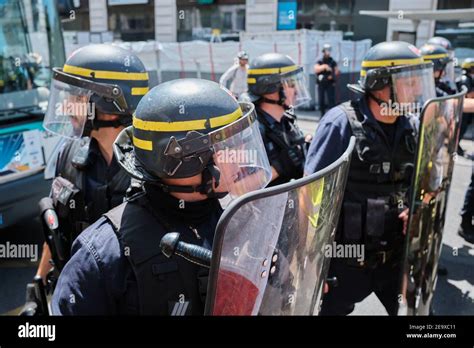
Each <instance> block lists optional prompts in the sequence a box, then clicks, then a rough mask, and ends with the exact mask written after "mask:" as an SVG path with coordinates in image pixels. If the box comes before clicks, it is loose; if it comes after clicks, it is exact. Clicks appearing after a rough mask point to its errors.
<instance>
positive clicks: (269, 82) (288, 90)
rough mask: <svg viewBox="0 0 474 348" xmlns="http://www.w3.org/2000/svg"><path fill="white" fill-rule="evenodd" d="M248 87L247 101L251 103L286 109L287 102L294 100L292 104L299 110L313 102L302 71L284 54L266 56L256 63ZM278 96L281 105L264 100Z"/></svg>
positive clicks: (258, 59) (252, 66)
mask: <svg viewBox="0 0 474 348" xmlns="http://www.w3.org/2000/svg"><path fill="white" fill-rule="evenodd" d="M247 84H248V94H247V96H245V97H248V98H249V99H250V101H252V102H257V101H260V100H261V101H265V102H267V103H273V104H275V103H277V104H279V105H281V106H285V105H287V104H288V103H286V104H285V100H286V99H292V100H291V102H290V104H291V105H292V106H295V107H296V106H299V105H301V104H304V103H306V102H307V101H309V100H310V97H309V93H308V90H307V88H306V81H305V78H304V71H303V67H302V66H299V65H297V64H296V63H295V62H294V61H293V59H291V58H290V57H289V56H287V55H284V54H280V53H266V54H263V55H261V56H258V57H257V58H255V59H253V60H252V61H251V63H250V66H249V69H248V70H247ZM275 92H279V95H280V99H279V100H278V101H274V100H271V99H268V98H265V97H264V96H265V95H266V94H271V93H275ZM290 94H291V95H290ZM245 97H244V99H245Z"/></svg>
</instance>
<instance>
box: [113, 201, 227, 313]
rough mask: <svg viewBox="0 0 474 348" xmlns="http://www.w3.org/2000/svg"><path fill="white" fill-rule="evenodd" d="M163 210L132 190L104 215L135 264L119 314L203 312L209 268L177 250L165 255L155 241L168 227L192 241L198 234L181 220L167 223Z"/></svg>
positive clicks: (212, 219) (211, 224)
mask: <svg viewBox="0 0 474 348" xmlns="http://www.w3.org/2000/svg"><path fill="white" fill-rule="evenodd" d="M216 213H219V212H216ZM162 215H164V214H163V213H159V211H158V210H155V209H154V208H152V207H151V204H150V201H149V200H148V199H147V197H146V195H145V194H136V195H134V197H132V198H130V199H129V200H128V201H127V202H125V203H123V204H121V205H119V206H118V207H116V208H114V209H113V210H111V211H110V212H108V213H106V214H105V215H104V216H105V217H106V218H107V219H108V220H109V222H110V223H111V224H112V226H113V228H114V231H115V233H116V234H117V238H118V240H119V243H120V246H121V248H122V250H123V253H124V255H125V256H126V257H127V259H128V261H129V263H130V265H131V268H132V270H133V271H132V274H131V275H130V277H129V279H127V283H128V288H127V290H126V295H125V297H126V298H125V299H124V301H125V302H126V303H125V306H122V308H123V307H125V308H127V313H120V314H134V315H136V314H140V315H177V316H180V315H203V314H204V305H205V297H206V292H207V279H208V270H207V269H205V268H203V267H200V266H198V265H196V264H194V263H191V262H189V261H187V260H185V259H183V258H181V257H179V256H172V257H171V258H167V257H165V256H164V255H163V254H162V252H161V249H160V247H159V245H160V241H161V238H162V237H163V236H164V235H165V234H166V233H168V232H180V241H183V242H187V243H191V244H200V243H202V240H199V239H198V237H197V235H195V233H194V232H192V231H191V229H190V227H189V226H187V225H186V224H185V223H184V222H182V225H181V226H175V227H173V228H171V227H169V226H167V225H168V224H167V223H166V221H164V218H166V217H165V216H162ZM219 215H220V214H215V216H213V217H210V220H209V221H208V222H207V223H206V225H207V226H209V228H212V229H213V231H212V235H213V233H214V229H215V226H216V225H217V221H218V218H219ZM201 233H202V231H201ZM136 294H138V295H137V296H136ZM137 297H138V298H137Z"/></svg>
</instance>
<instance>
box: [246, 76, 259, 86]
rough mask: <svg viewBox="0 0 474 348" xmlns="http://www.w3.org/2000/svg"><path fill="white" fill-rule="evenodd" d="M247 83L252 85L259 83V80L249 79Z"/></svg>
mask: <svg viewBox="0 0 474 348" xmlns="http://www.w3.org/2000/svg"><path fill="white" fill-rule="evenodd" d="M247 83H250V84H254V83H257V79H256V78H255V77H249V78H248V79H247Z"/></svg>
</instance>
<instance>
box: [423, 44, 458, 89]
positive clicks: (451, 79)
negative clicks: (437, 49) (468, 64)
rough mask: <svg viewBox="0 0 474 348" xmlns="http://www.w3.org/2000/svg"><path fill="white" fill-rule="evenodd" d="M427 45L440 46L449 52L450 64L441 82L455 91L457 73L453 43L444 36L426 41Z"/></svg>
mask: <svg viewBox="0 0 474 348" xmlns="http://www.w3.org/2000/svg"><path fill="white" fill-rule="evenodd" d="M426 44H429V45H438V46H441V47H443V48H444V49H445V50H447V51H448V54H449V63H448V64H447V66H446V67H445V70H444V74H443V77H442V78H441V80H442V81H443V82H444V84H446V85H447V86H448V87H449V88H450V89H452V90H455V89H456V85H455V72H454V65H455V64H454V49H453V45H452V44H451V41H449V40H448V39H446V38H445V37H442V36H433V37H432V38H431V39H429V40H428V41H426Z"/></svg>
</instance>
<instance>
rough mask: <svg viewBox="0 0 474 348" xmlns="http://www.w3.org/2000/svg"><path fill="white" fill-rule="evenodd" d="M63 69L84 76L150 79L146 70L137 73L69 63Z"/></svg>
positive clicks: (115, 78) (136, 79)
mask: <svg viewBox="0 0 474 348" xmlns="http://www.w3.org/2000/svg"><path fill="white" fill-rule="evenodd" d="M63 71H64V72H65V73H68V74H74V75H79V76H84V77H94V78H96V79H104V80H134V81H148V73H146V72H143V73H137V72H123V71H106V70H92V69H86V68H80V67H78V66H72V65H67V64H65V65H64V68H63Z"/></svg>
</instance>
